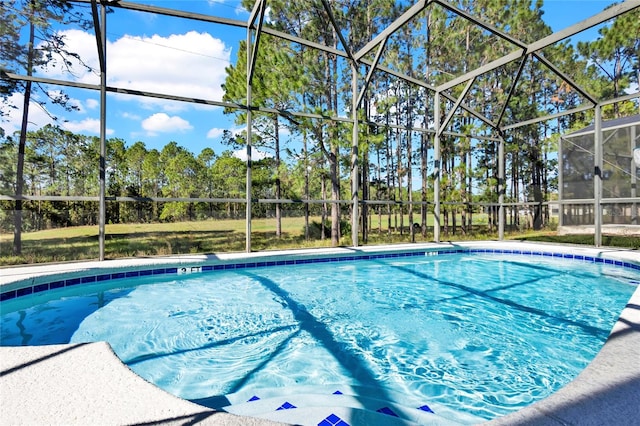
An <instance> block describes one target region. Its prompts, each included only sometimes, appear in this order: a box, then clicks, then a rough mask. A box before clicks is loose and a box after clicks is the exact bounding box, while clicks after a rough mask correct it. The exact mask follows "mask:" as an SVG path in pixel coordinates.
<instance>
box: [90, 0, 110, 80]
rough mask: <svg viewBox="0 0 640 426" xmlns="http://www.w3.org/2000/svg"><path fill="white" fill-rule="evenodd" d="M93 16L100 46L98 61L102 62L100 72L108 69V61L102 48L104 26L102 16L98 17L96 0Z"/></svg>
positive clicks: (92, 8)
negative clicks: (101, 20) (101, 22)
mask: <svg viewBox="0 0 640 426" xmlns="http://www.w3.org/2000/svg"><path fill="white" fill-rule="evenodd" d="M91 16H92V17H93V29H94V33H95V35H96V46H97V48H98V62H99V63H100V72H101V73H103V72H105V70H106V69H107V62H106V58H105V54H104V49H103V48H102V27H101V26H100V18H99V17H98V4H97V2H96V0H91Z"/></svg>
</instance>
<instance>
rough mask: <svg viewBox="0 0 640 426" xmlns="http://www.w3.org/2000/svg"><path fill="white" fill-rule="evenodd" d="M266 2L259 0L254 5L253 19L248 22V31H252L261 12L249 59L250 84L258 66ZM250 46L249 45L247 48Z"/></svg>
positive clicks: (248, 73) (248, 74)
mask: <svg viewBox="0 0 640 426" xmlns="http://www.w3.org/2000/svg"><path fill="white" fill-rule="evenodd" d="M266 4H267V1H266V0H259V1H257V2H256V4H255V5H254V7H253V10H252V11H251V20H250V21H248V23H247V31H248V32H250V31H251V28H252V27H253V24H254V22H255V20H256V16H257V14H258V13H260V18H259V20H258V29H257V30H256V41H255V43H253V46H252V49H251V61H249V68H248V69H247V76H248V77H247V79H248V82H249V85H250V84H251V82H252V81H253V74H254V71H255V68H256V60H257V59H258V46H260V36H261V34H262V23H263V22H264V11H265V8H266ZM247 36H249V35H247ZM248 47H249V46H247V48H248Z"/></svg>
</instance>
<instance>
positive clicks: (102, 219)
mask: <svg viewBox="0 0 640 426" xmlns="http://www.w3.org/2000/svg"><path fill="white" fill-rule="evenodd" d="M99 25H100V27H101V28H100V44H101V45H102V54H103V61H101V62H102V64H101V65H102V66H101V69H100V160H99V161H100V164H99V170H98V173H99V179H100V183H99V193H98V198H99V201H98V250H99V260H101V261H102V260H104V259H105V250H104V245H105V234H106V230H105V228H106V226H105V224H106V221H107V203H106V196H107V191H106V168H107V165H106V157H107V141H106V134H107V61H106V55H107V7H106V6H105V5H104V4H101V5H100V24H99Z"/></svg>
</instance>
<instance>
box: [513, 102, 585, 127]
mask: <svg viewBox="0 0 640 426" xmlns="http://www.w3.org/2000/svg"><path fill="white" fill-rule="evenodd" d="M591 108H593V105H583V106H580V107H577V108H573V109H569V110H567V111H563V112H558V113H556V114H550V115H545V116H544V117H536V118H532V119H531V120H527V121H521V122H519V123H516V124H511V125H509V126H504V127H501V128H500V131H506V130H512V129H517V128H519V127H524V126H528V125H530V124H535V123H540V122H541V121H547V120H553V119H554V118H558V117H564V116H565V115H571V114H576V113H578V112H582V111H587V110H590V109H591Z"/></svg>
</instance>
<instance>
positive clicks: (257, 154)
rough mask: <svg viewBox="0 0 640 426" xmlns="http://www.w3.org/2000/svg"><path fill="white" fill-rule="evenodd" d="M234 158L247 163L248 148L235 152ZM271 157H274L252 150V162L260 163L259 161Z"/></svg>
mask: <svg viewBox="0 0 640 426" xmlns="http://www.w3.org/2000/svg"><path fill="white" fill-rule="evenodd" d="M233 156H234V157H236V158H239V159H241V160H242V161H247V149H246V148H242V149H239V150H237V151H234V152H233ZM269 157H273V155H271V154H269V153H268V152H264V151H260V150H258V149H255V148H251V160H252V161H258V160H263V159H265V158H269Z"/></svg>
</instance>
